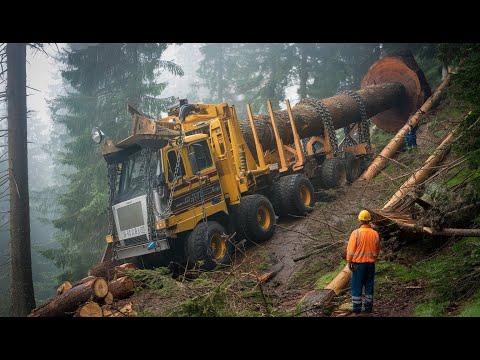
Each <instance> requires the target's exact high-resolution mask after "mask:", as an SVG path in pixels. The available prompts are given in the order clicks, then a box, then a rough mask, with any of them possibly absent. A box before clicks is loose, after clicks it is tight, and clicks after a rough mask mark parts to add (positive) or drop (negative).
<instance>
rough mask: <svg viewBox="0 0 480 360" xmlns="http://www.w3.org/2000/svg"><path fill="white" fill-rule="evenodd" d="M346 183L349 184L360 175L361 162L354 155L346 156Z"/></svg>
mask: <svg viewBox="0 0 480 360" xmlns="http://www.w3.org/2000/svg"><path fill="white" fill-rule="evenodd" d="M345 167H346V169H345V170H346V175H347V181H348V182H349V183H350V184H351V183H353V182H354V181H355V180H357V179H358V178H359V177H360V175H362V172H363V171H362V160H361V159H360V158H358V157H356V156H355V155H352V154H347V156H346V161H345Z"/></svg>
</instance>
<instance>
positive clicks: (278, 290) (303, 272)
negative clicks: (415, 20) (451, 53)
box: [132, 91, 480, 316]
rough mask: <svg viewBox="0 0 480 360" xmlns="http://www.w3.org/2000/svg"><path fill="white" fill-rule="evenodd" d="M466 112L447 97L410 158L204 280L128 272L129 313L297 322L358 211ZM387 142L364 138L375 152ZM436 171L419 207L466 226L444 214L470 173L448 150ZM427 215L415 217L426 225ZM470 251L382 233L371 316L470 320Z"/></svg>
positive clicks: (248, 248) (460, 196)
mask: <svg viewBox="0 0 480 360" xmlns="http://www.w3.org/2000/svg"><path fill="white" fill-rule="evenodd" d="M468 110H469V109H468V108H467V106H466V105H464V104H461V103H459V102H457V101H454V100H453V99H452V96H451V95H449V93H448V91H447V94H446V95H445V96H444V98H443V99H442V101H441V103H440V105H439V106H437V108H436V109H434V110H432V111H430V112H429V113H428V114H426V115H425V116H424V117H423V119H422V121H421V123H420V126H419V129H418V135H417V142H418V148H417V149H414V150H411V151H404V152H401V153H399V154H397V156H396V158H395V160H394V161H391V162H390V164H389V165H388V166H387V167H386V168H385V169H384V170H383V171H382V172H381V173H380V174H379V175H378V176H377V177H376V178H375V179H374V180H373V181H372V182H371V183H368V184H366V183H361V182H356V183H355V184H353V185H345V186H343V187H341V188H340V189H336V190H329V191H322V190H319V191H318V193H317V195H318V202H317V204H316V208H315V210H314V211H313V212H312V213H311V214H310V215H309V216H308V217H306V218H283V219H279V220H278V224H277V229H276V233H275V236H274V237H273V238H272V239H271V240H269V241H266V242H265V243H262V244H240V245H239V246H237V252H236V261H235V264H234V265H233V266H232V267H231V268H225V269H222V270H219V271H214V272H210V273H203V272H200V271H188V272H185V273H182V271H180V274H179V276H178V277H177V279H176V280H173V279H172V277H171V275H170V274H168V273H167V272H165V271H164V270H162V269H158V270H153V271H149V270H141V271H137V272H134V273H133V276H134V277H135V278H136V279H137V280H139V281H140V282H141V283H142V284H143V286H142V290H140V291H138V292H137V294H136V295H134V296H133V298H132V301H133V303H134V305H135V306H136V308H137V309H138V311H139V314H140V315H144V316H168V315H175V316H263V315H276V316H297V315H298V316H302V315H303V311H302V309H301V307H300V306H298V302H299V301H300V299H301V298H302V297H303V296H304V294H305V293H307V292H308V291H311V290H313V289H320V288H323V287H324V286H325V285H326V284H327V283H328V282H329V281H330V280H331V279H332V278H333V277H334V276H335V274H336V273H337V272H338V271H339V269H341V268H342V267H343V266H344V264H345V262H344V260H343V259H344V251H345V248H346V243H347V239H348V236H349V234H350V232H351V231H352V230H353V229H355V228H356V227H357V225H358V224H357V220H356V215H357V214H358V212H359V211H360V210H361V209H362V208H365V207H367V208H371V209H375V208H381V207H382V206H383V204H384V203H385V202H386V201H388V200H389V199H390V197H391V196H392V195H393V193H394V192H395V191H396V190H397V189H398V188H399V186H400V185H401V184H402V183H403V182H404V181H405V180H406V179H407V178H408V177H409V176H410V175H411V174H412V173H413V172H414V171H415V170H416V169H418V168H419V167H420V166H421V165H422V164H423V162H424V161H425V160H426V158H427V157H428V156H429V155H430V154H431V153H432V152H433V150H434V149H435V148H436V147H437V146H438V144H439V143H440V142H441V141H442V139H443V138H444V137H445V135H446V134H447V133H448V132H450V131H451V130H452V129H453V128H454V127H455V126H456V124H458V123H459V122H460V121H461V120H462V119H463V118H464V117H465V115H466V113H467V112H468ZM391 137H392V135H391V134H386V133H383V132H381V131H380V130H378V129H374V130H373V139H374V142H375V143H376V145H377V149H379V150H381V148H382V147H383V146H384V145H385V144H386V143H387V142H388V140H389V139H390V138H391ZM460 141H461V140H460ZM439 170H440V171H439V173H438V175H437V176H435V177H433V178H431V179H430V180H428V181H427V182H425V184H423V186H422V188H421V190H422V191H423V192H424V194H423V199H425V200H426V201H428V202H430V203H431V204H433V205H434V208H435V209H437V210H438V211H437V213H436V214H437V215H438V214H440V216H441V217H442V220H441V221H442V222H443V224H445V225H448V226H454V225H455V226H469V225H471V223H472V221H473V219H475V216H476V214H477V212H478V207H475V206H474V207H470V208H469V209H470V210H469V211H468V213H466V214H465V213H462V212H460V213H457V214H453V213H451V210H452V207H455V208H456V209H460V208H462V206H464V205H466V204H467V203H468V202H469V200H470V199H469V198H468V196H469V195H468V194H471V191H474V189H473V190H472V189H470V188H469V187H470V185H469V184H470V181H471V180H472V179H475V177H476V176H478V173H477V170H478V169H468V168H467V164H466V162H465V161H463V158H461V157H460V155H459V154H457V152H456V151H452V152H450V153H449V155H448V156H447V157H446V158H445V159H444V161H443V162H442V163H441V165H440V168H439ZM430 213H431V212H430ZM430 213H428V214H427V213H421V214H420V216H424V217H425V218H428V217H429V216H430V217H431V214H430ZM476 219H477V220H476V221H477V222H478V220H479V218H478V217H477V218H476ZM430 220H431V219H430ZM477 243H478V239H459V238H438V237H436V238H433V237H426V236H422V235H418V234H411V233H405V232H400V231H397V232H395V233H389V234H382V252H381V256H380V262H379V263H378V268H377V269H378V270H377V281H376V290H375V311H374V314H373V316H415V315H418V316H423V315H426V316H428V315H433V316H438V315H466V316H470V315H471V314H477V313H478V304H479V300H478V299H479V294H478V293H477V292H476V291H477V289H478V283H479V282H478V278H479V277H480V273H479V272H478V271H477V270H474V271H473V272H472V270H471V269H474V268H475V266H476V267H477V268H478V265H480V260H477V258H479V256H478V255H480V250H479V248H478V245H477ZM460 264H461V265H460ZM271 275H273V276H271ZM270 276H271V277H270ZM452 286H454V288H453V289H452ZM347 290H348V289H347ZM349 302H350V299H349V291H344V293H343V294H341V295H340V296H338V297H337V298H335V299H334V301H333V302H332V303H331V305H330V306H329V307H328V308H325V309H320V311H317V312H315V313H314V314H315V315H316V316H345V315H347V314H348V313H347V312H346V311H344V310H345V309H348V307H349Z"/></svg>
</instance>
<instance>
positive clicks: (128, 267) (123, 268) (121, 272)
mask: <svg viewBox="0 0 480 360" xmlns="http://www.w3.org/2000/svg"><path fill="white" fill-rule="evenodd" d="M134 270H137V265H135V264H132V263H126V264H122V265H120V266H115V268H114V277H113V278H114V279H118V278H120V277H122V276H125V275H127V274H128V273H129V272H130V271H134Z"/></svg>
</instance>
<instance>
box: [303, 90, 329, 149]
mask: <svg viewBox="0 0 480 360" xmlns="http://www.w3.org/2000/svg"><path fill="white" fill-rule="evenodd" d="M299 104H307V105H310V106H312V107H313V108H314V109H315V110H317V111H318V112H319V113H320V116H321V118H322V120H323V124H324V126H325V129H326V130H327V133H328V140H330V144H331V145H332V151H333V153H334V154H337V152H338V141H337V133H336V132H335V127H334V126H333V120H332V116H331V115H330V111H328V109H327V107H326V106H325V105H324V104H323V103H322V101H321V100H317V99H312V98H306V99H303V100H301V101H300V102H299Z"/></svg>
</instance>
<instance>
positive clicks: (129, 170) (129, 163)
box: [118, 151, 143, 194]
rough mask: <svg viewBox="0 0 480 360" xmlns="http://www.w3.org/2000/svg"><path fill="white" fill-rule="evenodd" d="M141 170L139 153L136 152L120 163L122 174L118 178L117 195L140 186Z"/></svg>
mask: <svg viewBox="0 0 480 360" xmlns="http://www.w3.org/2000/svg"><path fill="white" fill-rule="evenodd" d="M142 179H143V168H142V156H141V152H140V151H137V152H136V153H135V154H132V155H130V156H129V157H128V158H127V160H125V161H124V162H122V174H121V176H120V186H119V189H118V193H119V194H123V193H126V192H128V191H130V190H133V189H136V188H139V187H141V186H142Z"/></svg>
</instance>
